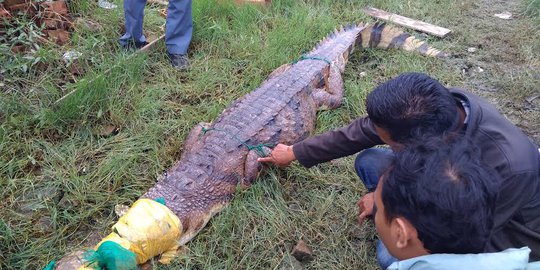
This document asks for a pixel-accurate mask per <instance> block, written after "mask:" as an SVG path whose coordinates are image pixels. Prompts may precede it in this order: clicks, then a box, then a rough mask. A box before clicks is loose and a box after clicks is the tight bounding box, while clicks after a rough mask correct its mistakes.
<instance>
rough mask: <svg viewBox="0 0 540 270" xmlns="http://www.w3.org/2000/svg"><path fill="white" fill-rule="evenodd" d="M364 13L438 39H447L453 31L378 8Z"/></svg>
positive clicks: (366, 10) (366, 9)
mask: <svg viewBox="0 0 540 270" xmlns="http://www.w3.org/2000/svg"><path fill="white" fill-rule="evenodd" d="M364 12H366V13H367V14H368V15H369V16H372V17H375V18H377V19H381V20H385V21H389V22H393V23H395V24H399V25H401V26H405V27H408V28H411V29H414V30H418V31H421V32H424V33H428V34H431V35H434V36H438V37H441V38H443V37H446V36H447V35H448V34H450V32H452V30H450V29H447V28H444V27H440V26H436V25H433V24H430V23H427V22H423V21H419V20H415V19H411V18H407V17H403V16H401V15H397V14H394V13H390V12H386V11H384V10H380V9H376V8H372V7H370V8H365V9H364Z"/></svg>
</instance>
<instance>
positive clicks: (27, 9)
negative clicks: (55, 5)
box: [6, 3, 36, 16]
mask: <svg viewBox="0 0 540 270" xmlns="http://www.w3.org/2000/svg"><path fill="white" fill-rule="evenodd" d="M6 7H7V10H8V11H9V12H10V13H11V14H12V15H16V14H18V13H23V14H26V15H28V16H34V15H35V14H36V8H35V7H34V6H33V5H32V4H31V3H22V4H17V5H12V6H6Z"/></svg>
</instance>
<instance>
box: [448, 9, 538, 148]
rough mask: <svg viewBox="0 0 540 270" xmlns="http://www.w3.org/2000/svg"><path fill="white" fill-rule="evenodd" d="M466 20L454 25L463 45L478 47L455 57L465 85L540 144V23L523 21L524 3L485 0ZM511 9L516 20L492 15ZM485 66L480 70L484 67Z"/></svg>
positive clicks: (471, 11)
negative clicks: (473, 50) (487, 100)
mask: <svg viewBox="0 0 540 270" xmlns="http://www.w3.org/2000/svg"><path fill="white" fill-rule="evenodd" d="M469 5H470V8H468V9H465V10H464V12H463V14H461V15H462V16H461V17H460V18H462V19H463V20H462V21H461V20H460V21H456V22H455V24H454V25H452V26H450V28H451V29H455V30H456V31H455V33H454V35H456V36H459V35H463V36H464V37H465V42H464V45H467V46H469V47H470V48H476V49H477V50H476V51H475V52H473V53H471V52H468V51H467V49H468V48H465V47H463V48H462V49H463V50H462V51H463V53H461V54H458V55H457V57H456V58H455V59H453V60H451V61H449V62H450V63H451V64H453V67H452V68H454V69H461V71H462V73H463V84H464V85H463V86H464V87H465V88H466V89H469V90H471V91H473V92H475V93H477V94H478V95H480V96H482V97H485V98H488V99H489V100H490V101H491V102H492V103H494V104H495V105H496V106H497V107H498V108H499V110H500V111H501V112H503V113H504V115H505V116H506V117H508V118H509V119H510V120H511V121H512V122H513V123H514V124H516V125H517V126H519V127H520V128H521V129H522V130H523V131H524V132H525V133H526V134H527V135H528V136H529V137H530V138H531V139H533V140H534V141H535V142H536V144H540V58H539V51H540V43H539V42H538V40H539V39H540V26H539V25H538V24H536V25H534V22H533V24H531V22H530V21H526V20H523V17H524V14H523V2H522V1H516V0H512V1H505V0H482V1H474V3H470V4H469ZM502 12H510V13H511V14H513V17H512V19H510V20H503V19H500V18H497V17H494V16H493V15H494V14H499V13H502ZM480 71H481V72H480Z"/></svg>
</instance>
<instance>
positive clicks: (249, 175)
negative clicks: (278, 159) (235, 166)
mask: <svg viewBox="0 0 540 270" xmlns="http://www.w3.org/2000/svg"><path fill="white" fill-rule="evenodd" d="M263 151H264V153H265V154H267V155H268V154H270V153H271V152H272V149H270V148H268V147H263ZM257 158H259V155H258V154H257V152H255V151H250V152H249V153H248V155H247V157H246V162H245V163H244V179H242V183H241V187H242V188H243V189H246V188H249V187H250V186H251V184H253V181H255V179H256V178H257V176H259V172H261V169H262V165H261V163H260V162H258V161H257Z"/></svg>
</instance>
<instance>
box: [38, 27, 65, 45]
mask: <svg viewBox="0 0 540 270" xmlns="http://www.w3.org/2000/svg"><path fill="white" fill-rule="evenodd" d="M43 33H44V34H45V35H47V38H48V39H49V40H51V41H53V42H54V43H56V44H58V45H64V44H66V43H68V42H69V32H68V31H66V30H63V29H56V30H50V29H47V30H43Z"/></svg>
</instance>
